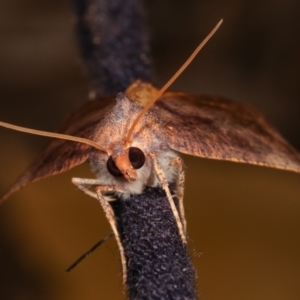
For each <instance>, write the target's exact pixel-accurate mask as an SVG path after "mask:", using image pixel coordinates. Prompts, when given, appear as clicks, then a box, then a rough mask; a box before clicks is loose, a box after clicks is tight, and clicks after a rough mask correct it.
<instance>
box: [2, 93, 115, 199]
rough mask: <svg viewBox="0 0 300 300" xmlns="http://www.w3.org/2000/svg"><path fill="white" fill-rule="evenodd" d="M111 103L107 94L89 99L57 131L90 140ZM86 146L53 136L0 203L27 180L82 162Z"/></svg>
mask: <svg viewBox="0 0 300 300" xmlns="http://www.w3.org/2000/svg"><path fill="white" fill-rule="evenodd" d="M112 106H113V101H112V99H111V98H102V99H99V100H93V101H89V102H87V103H86V104H85V105H84V106H83V107H81V108H80V109H78V110H76V111H75V112H73V113H72V114H71V115H70V117H69V118H68V119H67V120H66V122H65V124H64V126H63V127H62V128H61V129H60V130H59V132H60V133H65V134H69V135H73V136H79V137H84V138H87V139H91V140H93V136H94V130H95V127H96V126H97V125H98V123H99V121H100V120H101V119H102V118H103V117H104V115H105V114H106V112H107V111H108V110H109V109H110V108H111V107H112ZM90 148H91V147H90V146H88V145H86V144H82V143H76V142H70V141H65V140H59V139H53V140H52V141H51V142H50V143H49V145H48V146H47V147H46V148H45V149H44V151H43V152H42V153H41V155H40V156H39V157H38V159H37V160H36V161H34V162H33V163H32V164H31V165H30V166H29V167H28V169H27V170H26V171H25V172H24V173H23V174H22V175H21V176H20V177H19V178H18V179H17V180H16V181H15V183H14V184H13V185H12V186H11V188H10V189H9V190H8V191H7V192H6V193H5V194H4V195H3V196H2V197H1V198H0V203H1V202H2V201H4V200H5V199H6V198H8V197H9V196H11V195H12V194H13V193H15V192H16V191H18V190H19V189H21V188H23V187H25V186H27V185H28V184H30V183H33V182H36V181H38V180H40V179H42V178H46V177H48V176H51V175H56V174H59V173H62V172H65V171H68V170H69V169H71V168H73V167H75V166H77V165H80V164H82V163H83V162H85V161H86V160H87V159H88V154H89V149H90Z"/></svg>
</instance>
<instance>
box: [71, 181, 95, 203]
mask: <svg viewBox="0 0 300 300" xmlns="http://www.w3.org/2000/svg"><path fill="white" fill-rule="evenodd" d="M72 183H73V184H74V185H75V186H76V187H77V188H78V189H79V190H80V191H82V192H83V193H85V194H86V195H88V196H90V197H92V198H95V199H97V200H98V197H97V194H96V193H95V192H92V191H91V190H90V187H91V186H94V185H96V186H97V185H100V184H101V183H100V181H99V179H88V178H76V177H74V178H72Z"/></svg>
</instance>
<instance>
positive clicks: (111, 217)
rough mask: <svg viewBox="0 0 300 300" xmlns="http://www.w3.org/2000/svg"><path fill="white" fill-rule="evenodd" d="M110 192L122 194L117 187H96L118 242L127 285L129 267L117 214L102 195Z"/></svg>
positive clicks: (124, 279)
mask: <svg viewBox="0 0 300 300" xmlns="http://www.w3.org/2000/svg"><path fill="white" fill-rule="evenodd" d="M110 191H120V192H121V190H120V189H119V188H118V187H117V186H98V187H96V193H97V196H98V200H99V202H100V204H101V206H102V208H103V210H104V213H105V216H106V219H107V220H108V222H109V224H110V226H111V228H112V231H113V233H114V235H115V238H116V241H117V245H118V247H119V251H120V256H121V264H122V270H123V283H124V284H125V282H126V279H127V267H126V259H125V253H124V248H123V245H122V243H121V238H120V234H119V231H118V228H117V221H116V217H115V213H114V211H113V209H112V207H111V205H110V204H109V202H108V201H107V199H106V197H105V196H104V195H103V194H102V193H105V192H110Z"/></svg>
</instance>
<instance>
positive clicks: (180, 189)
mask: <svg viewBox="0 0 300 300" xmlns="http://www.w3.org/2000/svg"><path fill="white" fill-rule="evenodd" d="M170 166H174V167H176V168H177V180H176V196H177V198H178V206H179V207H178V208H179V214H180V218H181V222H182V224H183V229H184V232H185V234H186V218H185V213H184V205H183V196H184V183H185V174H184V168H183V161H182V159H181V158H180V157H179V156H177V157H174V158H173V159H172V160H171V162H170Z"/></svg>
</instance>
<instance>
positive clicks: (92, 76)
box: [74, 0, 152, 97]
mask: <svg viewBox="0 0 300 300" xmlns="http://www.w3.org/2000/svg"><path fill="white" fill-rule="evenodd" d="M74 3H75V11H76V31H77V33H78V39H79V45H80V50H81V54H82V58H83V61H84V65H85V67H86V69H87V73H88V76H89V83H90V87H91V93H90V95H91V97H99V96H103V95H106V94H116V93H118V92H124V91H125V89H126V88H127V87H128V86H129V85H130V84H131V83H132V82H133V81H135V80H136V79H142V80H145V81H148V82H149V81H150V82H151V81H152V68H151V61H150V55H149V43H148V34H146V30H145V25H144V21H145V18H144V12H143V1H142V0H126V1H125V0H74Z"/></svg>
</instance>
